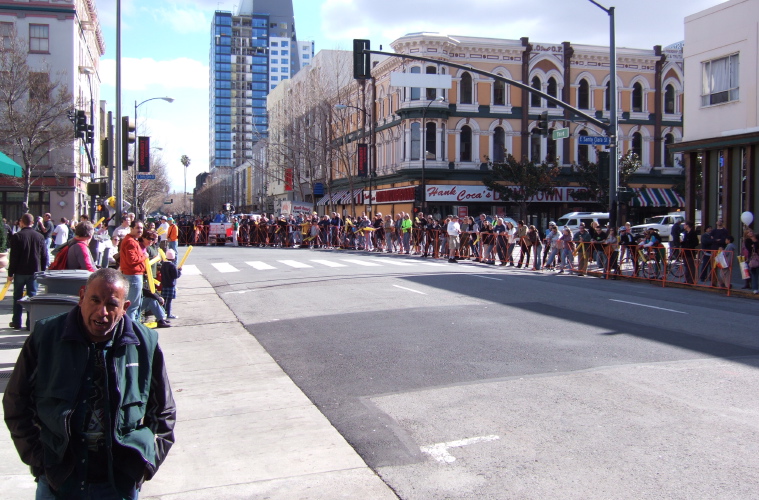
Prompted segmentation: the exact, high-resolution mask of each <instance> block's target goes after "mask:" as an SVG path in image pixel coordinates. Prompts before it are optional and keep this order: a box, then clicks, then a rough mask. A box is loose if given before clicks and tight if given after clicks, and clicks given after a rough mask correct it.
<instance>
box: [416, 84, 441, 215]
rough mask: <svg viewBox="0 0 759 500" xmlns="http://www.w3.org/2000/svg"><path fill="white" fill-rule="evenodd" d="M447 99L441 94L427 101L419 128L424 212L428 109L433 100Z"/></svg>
mask: <svg viewBox="0 0 759 500" xmlns="http://www.w3.org/2000/svg"><path fill="white" fill-rule="evenodd" d="M444 100H445V99H444V98H443V96H441V95H439V96H437V97H436V98H435V99H433V100H431V101H430V102H428V103H427V105H426V106H425V107H424V109H423V110H422V126H421V127H420V130H419V135H420V136H421V137H420V139H421V138H422V137H424V140H423V141H421V140H420V141H419V144H420V145H421V146H422V213H423V214H426V213H427V178H426V176H425V173H426V170H425V167H426V165H427V124H426V123H425V120H426V118H427V110H428V109H430V105H432V103H433V102H443V101H444Z"/></svg>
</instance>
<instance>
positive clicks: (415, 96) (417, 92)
mask: <svg viewBox="0 0 759 500" xmlns="http://www.w3.org/2000/svg"><path fill="white" fill-rule="evenodd" d="M410 72H411V73H421V72H422V68H420V67H418V66H414V67H413V68H411V71H410ZM421 94H422V89H420V88H419V87H411V100H412V101H418V100H419V99H420V98H421Z"/></svg>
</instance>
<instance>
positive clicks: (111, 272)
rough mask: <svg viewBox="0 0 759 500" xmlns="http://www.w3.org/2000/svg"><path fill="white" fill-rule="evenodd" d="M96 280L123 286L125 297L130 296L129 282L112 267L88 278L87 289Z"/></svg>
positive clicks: (105, 268)
mask: <svg viewBox="0 0 759 500" xmlns="http://www.w3.org/2000/svg"><path fill="white" fill-rule="evenodd" d="M95 280H103V281H105V282H106V283H108V284H109V285H115V286H121V287H123V288H124V297H126V296H127V295H129V282H128V281H127V279H126V278H125V277H124V275H123V274H121V272H119V271H117V270H116V269H111V268H110V267H104V268H102V269H98V270H97V271H95V272H94V273H92V274H90V277H89V278H87V284H86V285H85V289H86V288H87V287H89V286H90V283H92V282H93V281H95Z"/></svg>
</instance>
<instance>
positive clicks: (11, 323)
mask: <svg viewBox="0 0 759 500" xmlns="http://www.w3.org/2000/svg"><path fill="white" fill-rule="evenodd" d="M8 326H9V327H11V328H13V329H14V330H20V329H21V327H20V326H19V325H18V324H17V323H14V322H13V321H11V322H10V323H8Z"/></svg>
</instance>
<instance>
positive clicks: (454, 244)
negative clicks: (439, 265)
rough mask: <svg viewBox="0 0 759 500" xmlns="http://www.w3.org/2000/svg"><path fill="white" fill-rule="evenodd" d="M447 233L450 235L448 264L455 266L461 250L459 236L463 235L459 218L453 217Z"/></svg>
mask: <svg viewBox="0 0 759 500" xmlns="http://www.w3.org/2000/svg"><path fill="white" fill-rule="evenodd" d="M446 232H447V233H448V262H451V263H454V264H455V263H456V252H457V251H458V249H459V235H460V234H461V225H460V224H459V218H458V217H457V216H455V215H453V216H451V221H450V222H449V223H448V227H447V228H446Z"/></svg>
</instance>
